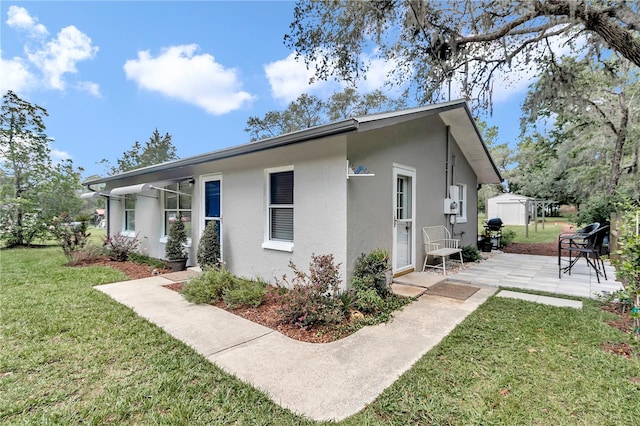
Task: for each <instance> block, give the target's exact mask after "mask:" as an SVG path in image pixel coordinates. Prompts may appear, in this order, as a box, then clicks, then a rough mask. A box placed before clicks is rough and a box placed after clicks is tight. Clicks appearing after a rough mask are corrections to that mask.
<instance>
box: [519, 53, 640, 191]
mask: <svg viewBox="0 0 640 426" xmlns="http://www.w3.org/2000/svg"><path fill="white" fill-rule="evenodd" d="M638 77H640V75H639V73H638V68H637V67H633V66H631V64H630V63H629V62H628V61H626V60H624V59H623V58H620V57H618V55H616V54H614V55H612V56H611V57H609V58H608V59H607V60H600V61H597V60H593V59H591V58H585V59H581V60H576V59H573V58H564V59H563V60H561V61H558V62H553V63H552V64H550V66H549V68H548V69H547V70H546V71H545V72H544V73H542V75H541V76H540V78H539V79H538V81H537V82H536V83H535V84H534V85H532V87H531V89H530V91H529V93H528V95H527V98H526V100H525V103H524V106H523V111H524V116H523V119H522V126H523V132H524V133H525V138H524V139H523V141H522V142H521V144H520V153H519V156H518V157H519V158H518V161H519V167H518V169H519V171H520V172H521V179H520V180H519V182H517V184H518V185H519V186H520V188H522V192H523V193H525V195H533V196H541V195H542V194H541V190H542V189H541V188H540V189H535V186H536V185H537V184H536V183H535V182H540V183H544V185H545V186H546V187H547V188H551V189H552V192H554V193H556V195H555V197H558V198H560V199H563V200H573V201H574V202H583V201H586V200H587V199H588V198H590V197H591V196H592V195H595V194H597V193H603V194H606V195H607V196H608V197H612V196H613V195H614V194H615V193H616V192H617V191H618V190H619V189H621V190H622V192H623V193H625V195H627V196H632V197H633V198H635V199H638V188H637V187H638V184H637V181H638V149H639V143H640V142H639V141H638V138H637V137H634V135H637V134H638V133H639V131H640V119H639V117H640V107H639V104H638V101H637V99H638V98H639V97H640V83H639V82H638ZM558 79H562V80H563V83H562V84H561V85H558V84H557V80H558ZM534 141H535V143H532V142H534ZM549 180H551V182H550V181H549ZM620 185H622V188H620ZM554 187H555V189H553V188H554ZM560 192H563V194H560Z"/></svg>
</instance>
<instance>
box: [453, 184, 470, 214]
mask: <svg viewBox="0 0 640 426" xmlns="http://www.w3.org/2000/svg"><path fill="white" fill-rule="evenodd" d="M456 186H457V187H458V189H459V191H458V199H457V200H454V201H457V202H458V205H459V206H460V208H459V210H458V214H457V215H456V223H467V217H468V216H467V209H468V205H467V204H468V201H467V200H468V197H467V184H466V183H456ZM460 201H462V203H460Z"/></svg>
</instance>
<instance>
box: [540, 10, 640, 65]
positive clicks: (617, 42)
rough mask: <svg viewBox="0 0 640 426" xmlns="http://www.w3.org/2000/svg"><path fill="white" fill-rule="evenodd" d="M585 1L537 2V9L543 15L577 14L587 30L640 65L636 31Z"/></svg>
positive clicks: (570, 15)
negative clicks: (620, 23) (626, 27)
mask: <svg viewBox="0 0 640 426" xmlns="http://www.w3.org/2000/svg"><path fill="white" fill-rule="evenodd" d="M585 3H587V2H575V1H569V0H549V1H548V2H539V3H537V8H536V9H537V11H538V13H539V14H542V15H546V14H549V15H555V16H569V17H572V16H575V17H576V18H577V19H579V20H580V22H582V23H583V25H584V26H585V28H586V29H587V30H589V31H592V32H594V33H596V34H598V35H599V36H600V37H602V39H603V40H604V41H605V42H606V43H607V44H608V45H609V47H611V48H612V49H613V50H616V51H618V52H620V54H621V55H622V56H624V57H625V58H627V59H628V60H629V61H631V62H633V63H634V64H636V65H637V66H640V40H638V39H637V38H636V37H635V36H634V33H633V32H632V31H630V30H627V29H625V28H624V27H622V26H620V25H619V24H618V23H617V22H616V21H614V20H613V19H611V18H610V17H609V16H608V14H607V12H606V11H603V10H601V9H599V8H597V7H592V6H590V5H589V6H588V5H586V4H585Z"/></svg>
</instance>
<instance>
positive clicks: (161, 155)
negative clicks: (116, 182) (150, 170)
mask: <svg viewBox="0 0 640 426" xmlns="http://www.w3.org/2000/svg"><path fill="white" fill-rule="evenodd" d="M177 159H178V156H177V154H176V147H175V146H174V145H173V143H172V142H171V135H170V134H169V133H165V135H164V136H161V135H160V132H158V129H155V130H154V131H153V134H152V135H151V137H150V138H149V140H148V141H147V142H146V143H145V144H144V146H142V144H141V143H140V142H138V141H135V142H134V144H133V146H132V147H131V149H130V150H128V151H125V152H124V153H123V154H122V157H120V158H118V159H117V160H116V161H117V163H118V165H117V166H112V165H111V164H110V163H109V160H107V159H103V160H101V161H100V162H101V163H103V164H104V165H105V166H106V167H107V169H108V171H107V173H108V174H109V175H116V174H119V173H124V172H127V171H129V170H133V169H139V168H141V167H146V166H153V165H155V164H160V163H164V162H166V161H171V160H177Z"/></svg>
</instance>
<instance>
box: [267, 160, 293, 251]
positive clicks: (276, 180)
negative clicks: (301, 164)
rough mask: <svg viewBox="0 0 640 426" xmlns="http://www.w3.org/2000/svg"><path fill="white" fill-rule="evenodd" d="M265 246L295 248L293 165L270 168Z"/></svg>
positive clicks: (277, 248)
mask: <svg viewBox="0 0 640 426" xmlns="http://www.w3.org/2000/svg"><path fill="white" fill-rule="evenodd" d="M266 178H267V197H266V198H267V220H266V224H267V229H266V230H265V242H264V244H263V245H262V246H263V247H264V248H272V249H276V250H287V251H291V250H293V210H294V207H293V205H294V201H293V167H287V168H280V169H270V170H267V171H266Z"/></svg>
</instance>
